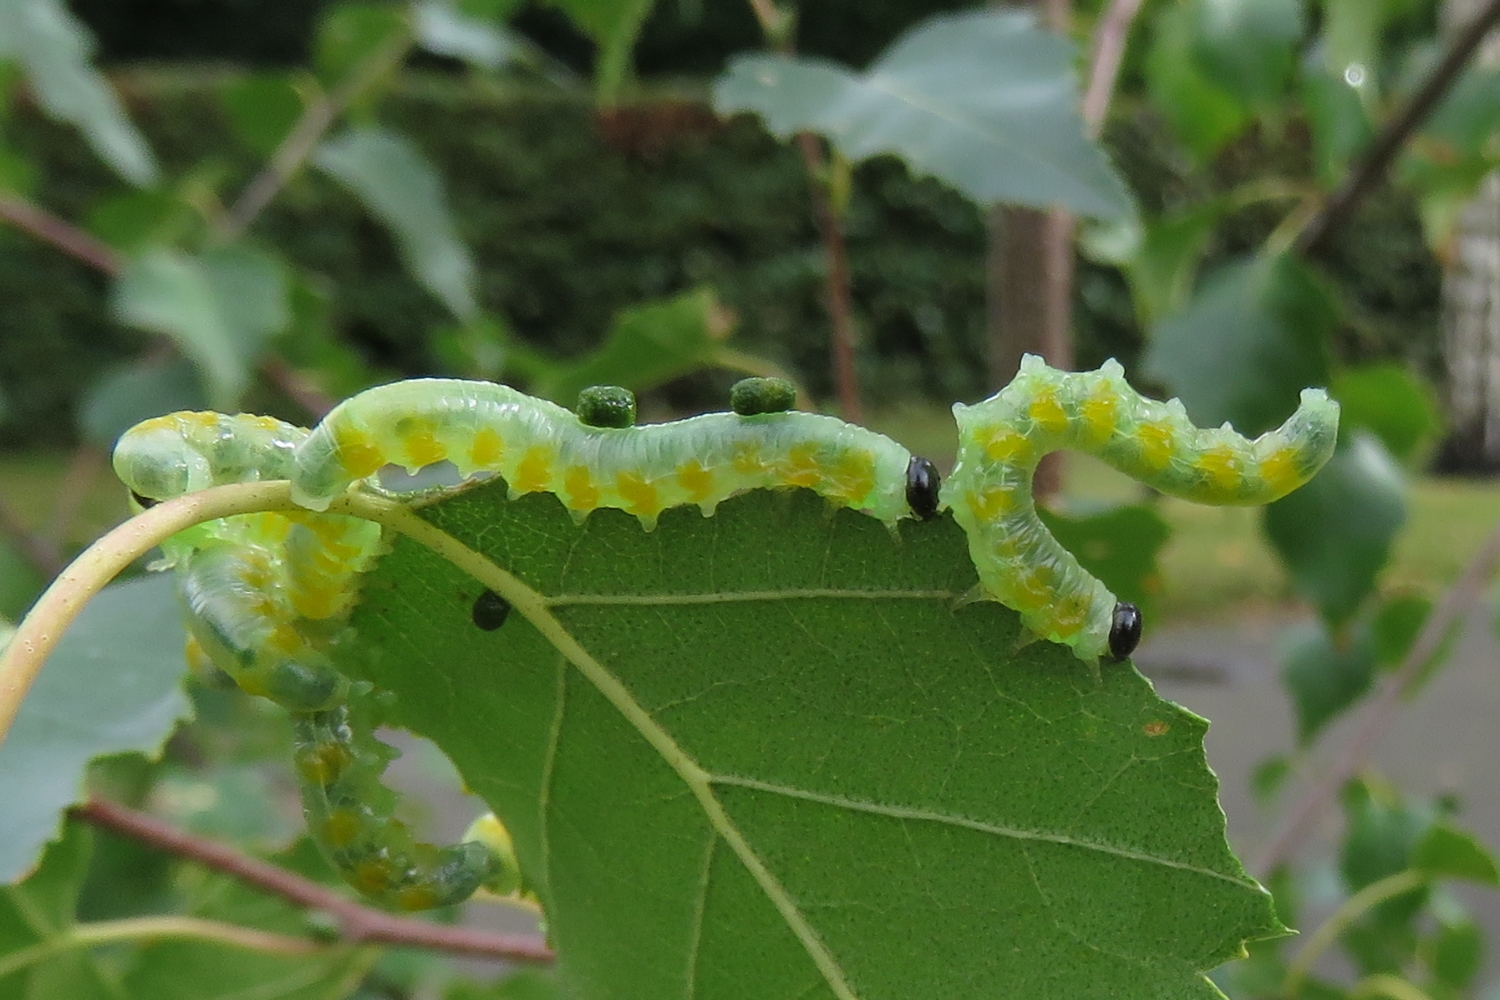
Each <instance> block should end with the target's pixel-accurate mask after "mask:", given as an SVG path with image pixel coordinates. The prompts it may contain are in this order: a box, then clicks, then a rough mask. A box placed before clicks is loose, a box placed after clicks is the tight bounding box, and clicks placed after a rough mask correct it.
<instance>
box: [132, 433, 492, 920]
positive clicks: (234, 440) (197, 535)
mask: <svg viewBox="0 0 1500 1000" xmlns="http://www.w3.org/2000/svg"><path fill="white" fill-rule="evenodd" d="M307 434H308V432H307V431H306V430H305V429H303V428H300V427H294V426H292V425H290V424H284V423H282V422H281V421H278V420H273V419H271V418H268V417H255V416H248V415H244V414H241V415H238V416H226V415H223V414H217V413H178V414H173V415H171V416H168V417H161V418H157V419H154V420H149V421H146V422H144V423H142V424H140V425H137V426H136V427H135V428H133V429H132V430H131V431H129V432H127V433H126V435H125V436H124V437H123V438H121V440H120V442H119V444H118V445H117V446H116V448H115V454H114V465H115V470H116V473H117V474H118V475H119V477H120V479H121V480H122V481H123V482H124V483H125V484H126V486H128V487H129V488H130V490H131V493H132V495H133V496H134V497H135V498H136V500H137V502H139V503H141V505H142V506H148V505H150V504H151V503H155V502H157V501H160V500H167V499H171V498H172V497H175V496H179V495H181V494H183V493H187V492H191V491H193V490H198V489H204V488H206V487H209V486H217V485H224V484H228V483H237V482H257V481H262V480H272V479H286V478H288V477H289V476H290V474H291V471H292V457H293V451H294V449H295V448H296V447H297V446H298V445H300V444H301V442H302V441H303V440H305V439H306V437H307ZM380 545H381V542H380V529H379V526H378V525H375V524H372V523H370V522H368V521H362V520H359V519H357V518H352V517H345V516H342V515H335V514H318V513H312V512H309V511H297V512H291V513H285V514H283V513H270V512H268V513H260V514H246V515H241V516H238V517H230V518H223V519H220V520H217V521H211V522H209V523H207V524H203V525H198V526H197V527H195V528H192V529H189V530H188V531H186V532H183V533H181V534H179V535H177V536H174V537H173V538H172V539H169V540H168V542H167V543H166V544H164V545H163V550H164V551H165V552H166V555H167V560H166V562H167V563H168V564H170V565H172V566H173V567H175V569H176V571H177V579H178V590H179V594H180V596H181V598H182V602H183V605H184V607H185V609H186V612H187V623H188V630H189V634H190V652H191V654H193V655H198V656H203V655H206V656H207V658H208V660H209V662H210V663H212V665H213V666H215V667H217V668H218V669H219V670H221V671H223V672H224V673H225V674H228V675H229V677H231V678H232V679H233V680H234V681H235V683H236V684H238V685H239V686H240V687H241V688H242V689H243V690H245V691H246V692H248V693H250V694H255V695H261V696H264V697H266V698H269V699H271V700H272V701H274V702H276V703H277V704H279V705H281V706H282V707H283V708H285V709H286V710H287V711H288V712H289V713H290V714H291V716H292V720H293V729H294V732H295V734H296V750H295V760H296V764H297V773H298V778H299V787H300V790H301V794H302V802H303V811H304V813H305V815H306V817H307V821H308V828H309V830H310V831H311V833H312V835H313V838H314V840H316V841H317V842H318V844H319V845H320V847H321V848H322V849H323V851H324V853H325V854H326V855H327V856H328V857H329V859H330V861H332V862H333V864H334V865H335V867H336V868H337V869H338V870H339V872H340V873H341V875H343V877H344V878H345V880H346V881H348V882H349V883H350V884H351V885H354V886H355V887H356V888H358V889H360V890H361V891H362V892H365V893H366V894H367V895H370V896H372V897H373V898H375V899H378V900H381V901H382V902H386V903H388V904H392V905H395V906H399V907H402V908H404V909H409V910H414V909H424V908H427V907H431V906H440V905H446V904H450V903H455V902H459V901H461V900H462V899H465V898H467V897H468V896H469V895H470V894H471V893H472V892H473V891H474V888H475V887H476V886H478V885H479V884H481V883H487V882H489V881H490V880H492V879H493V878H495V877H496V875H497V872H498V871H499V868H498V867H497V866H498V865H499V864H500V862H499V859H497V858H496V856H495V855H494V854H493V852H491V851H490V850H489V849H487V848H486V847H484V846H483V845H481V844H479V843H477V842H465V843H462V844H458V845H455V846H452V847H445V848H438V847H434V846H432V845H430V844H425V843H421V842H419V841H417V840H416V839H415V838H414V837H413V836H412V834H411V832H410V831H409V830H408V829H407V828H406V827H405V825H403V824H402V823H401V822H400V821H399V820H396V819H395V818H394V816H393V812H394V809H395V802H396V799H395V796H394V795H393V794H392V793H391V792H389V791H388V790H387V789H385V788H384V787H383V786H382V785H381V783H380V776H381V774H382V773H383V772H384V770H385V767H386V765H387V763H388V762H389V761H390V759H391V757H392V756H393V755H394V751H392V750H391V749H390V748H389V747H388V746H386V744H384V743H382V742H380V741H379V740H377V739H376V738H375V736H374V732H375V726H376V724H377V722H378V713H377V712H376V706H375V697H374V695H373V693H372V692H371V691H370V689H369V685H352V684H351V683H350V682H349V680H348V679H347V678H346V677H344V676H343V675H342V674H340V673H339V672H338V670H337V669H336V668H335V667H334V665H333V660H332V655H331V654H332V652H333V650H334V647H335V646H336V645H337V644H338V643H339V642H340V641H342V640H343V638H344V637H345V636H346V634H347V632H348V628H347V625H346V624H345V618H346V617H347V614H348V611H349V608H350V605H351V602H352V601H353V598H354V596H355V594H356V591H357V583H358V577H359V576H360V574H362V573H363V572H364V571H365V570H366V569H368V568H369V566H370V564H371V562H372V560H373V559H374V557H375V556H376V554H377V553H378V552H379V551H380Z"/></svg>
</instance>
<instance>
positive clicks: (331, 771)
mask: <svg viewBox="0 0 1500 1000" xmlns="http://www.w3.org/2000/svg"><path fill="white" fill-rule="evenodd" d="M348 767H349V750H348V748H346V747H344V746H343V745H342V744H339V743H325V744H323V745H322V746H320V747H317V748H316V749H314V750H312V751H309V752H307V753H304V754H301V755H299V756H298V758H297V773H298V774H300V775H301V776H302V780H303V781H306V782H307V783H308V784H310V785H317V786H318V787H320V788H327V787H328V786H329V785H331V784H333V783H334V782H335V781H338V780H339V778H340V776H342V775H343V773H344V771H345V769H347V768H348Z"/></svg>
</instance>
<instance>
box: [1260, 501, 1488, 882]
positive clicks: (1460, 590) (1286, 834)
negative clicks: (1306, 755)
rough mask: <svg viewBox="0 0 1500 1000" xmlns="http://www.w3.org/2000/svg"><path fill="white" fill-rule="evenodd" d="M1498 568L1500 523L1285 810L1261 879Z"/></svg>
mask: <svg viewBox="0 0 1500 1000" xmlns="http://www.w3.org/2000/svg"><path fill="white" fill-rule="evenodd" d="M1497 568H1500V524H1497V525H1496V526H1495V528H1494V529H1493V530H1492V531H1491V532H1490V534H1489V537H1488V538H1486V539H1485V540H1484V543H1483V544H1482V545H1480V546H1479V550H1478V551H1477V552H1475V553H1474V557H1473V558H1472V559H1470V560H1469V563H1468V565H1466V566H1465V567H1464V569H1463V572H1462V573H1460V574H1459V576H1458V579H1457V580H1456V581H1454V583H1453V586H1451V587H1449V588H1448V590H1447V592H1446V593H1444V594H1443V597H1442V599H1441V600H1440V601H1438V603H1437V606H1436V607H1434V608H1433V609H1432V612H1431V614H1429V615H1428V616H1427V621H1425V622H1424V623H1423V624H1422V630H1421V631H1420V632H1418V633H1417V638H1416V640H1415V641H1414V642H1413V643H1412V645H1411V649H1410V650H1408V651H1407V654H1406V658H1405V659H1403V660H1402V661H1401V666H1400V667H1399V668H1398V669H1397V670H1396V672H1395V673H1393V674H1391V675H1390V676H1388V677H1387V678H1386V679H1385V682H1384V684H1383V685H1382V686H1381V688H1380V690H1379V692H1377V693H1376V694H1375V696H1374V697H1373V698H1371V699H1370V700H1369V701H1368V702H1366V703H1365V707H1364V709H1363V718H1362V719H1361V720H1360V722H1359V724H1358V726H1357V727H1356V728H1355V730H1354V732H1353V734H1351V735H1350V737H1349V742H1348V743H1346V744H1345V745H1344V749H1343V751H1342V752H1340V754H1339V755H1338V758H1337V759H1336V760H1335V761H1334V762H1333V764H1332V766H1331V767H1329V769H1328V773H1327V774H1325V775H1323V777H1322V779H1321V780H1319V781H1317V782H1315V783H1314V784H1312V785H1311V786H1309V787H1308V789H1307V791H1306V792H1304V793H1303V794H1302V797H1301V798H1300V799H1298V800H1297V803H1296V804H1295V805H1294V806H1293V807H1292V808H1291V809H1290V810H1288V812H1287V814H1286V819H1285V820H1283V821H1282V824H1281V828H1280V830H1278V831H1277V833H1276V835H1275V836H1274V837H1272V838H1271V843H1270V844H1269V845H1268V846H1267V847H1266V849H1265V851H1264V852H1263V853H1262V854H1261V856H1260V858H1259V860H1258V861H1257V862H1256V864H1255V865H1254V870H1255V871H1257V872H1259V873H1260V875H1261V877H1262V878H1264V877H1266V876H1269V875H1270V874H1271V873H1272V872H1273V871H1275V870H1276V868H1278V867H1279V866H1281V865H1282V864H1284V863H1286V861H1287V860H1288V859H1290V858H1291V856H1292V855H1293V854H1294V853H1296V851H1297V848H1298V847H1300V846H1301V844H1302V842H1303V841H1304V840H1306V839H1307V836H1308V835H1309V834H1310V833H1311V832H1312V827H1313V824H1314V823H1315V822H1316V821H1317V819H1318V817H1319V816H1320V815H1322V812H1323V810H1324V809H1325V808H1327V806H1328V805H1329V803H1331V802H1333V800H1334V799H1335V798H1337V797H1338V794H1339V791H1340V790H1341V789H1342V788H1343V787H1344V783H1345V782H1346V781H1348V780H1349V779H1350V778H1352V777H1354V775H1355V774H1356V773H1358V771H1359V769H1360V768H1361V767H1362V766H1363V765H1364V762H1365V761H1366V760H1367V759H1368V758H1369V756H1370V753H1371V752H1372V751H1373V750H1374V749H1375V744H1376V743H1378V742H1380V738H1381V737H1382V736H1384V735H1385V733H1386V730H1388V729H1389V728H1390V725H1391V722H1392V721H1393V720H1394V719H1395V717H1396V710H1397V708H1399V707H1400V704H1401V700H1402V699H1403V698H1405V697H1406V696H1407V695H1408V694H1410V693H1411V691H1412V690H1413V689H1414V688H1415V687H1416V686H1417V684H1418V683H1419V682H1420V681H1421V680H1422V678H1423V674H1424V669H1425V668H1426V666H1427V664H1428V663H1429V661H1431V660H1432V658H1433V657H1434V656H1435V655H1437V652H1438V650H1439V648H1441V646H1442V644H1443V640H1444V639H1446V638H1447V637H1448V632H1449V630H1451V629H1452V628H1453V626H1454V624H1455V623H1456V622H1457V621H1458V619H1459V617H1460V616H1461V615H1463V613H1464V612H1465V611H1467V610H1468V608H1469V607H1470V606H1471V605H1473V604H1474V602H1475V601H1477V600H1478V599H1479V597H1480V595H1481V594H1482V593H1483V592H1484V587H1485V584H1486V583H1487V582H1488V581H1489V579H1490V578H1491V577H1492V576H1494V575H1495V571H1496V569H1497Z"/></svg>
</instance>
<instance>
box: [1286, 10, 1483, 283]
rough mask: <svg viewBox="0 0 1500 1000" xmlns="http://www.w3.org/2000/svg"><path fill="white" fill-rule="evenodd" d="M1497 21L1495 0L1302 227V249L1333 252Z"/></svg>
mask: <svg viewBox="0 0 1500 1000" xmlns="http://www.w3.org/2000/svg"><path fill="white" fill-rule="evenodd" d="M1497 24H1500V0H1490V2H1489V4H1487V5H1486V6H1485V8H1484V9H1483V10H1481V11H1480V12H1479V13H1478V14H1477V15H1475V17H1474V20H1472V21H1470V22H1469V24H1468V25H1467V26H1466V27H1465V28H1464V29H1463V31H1461V32H1459V35H1458V37H1457V38H1455V39H1454V40H1453V45H1452V47H1451V48H1449V49H1448V52H1447V54H1446V55H1444V56H1443V58H1442V60H1441V61H1440V62H1439V63H1438V64H1437V65H1436V66H1434V67H1433V68H1432V72H1430V73H1429V74H1427V79H1425V80H1423V81H1422V86H1421V87H1420V88H1418V90H1417V92H1416V93H1415V94H1413V95H1412V97H1411V99H1410V100H1409V101H1407V102H1406V105H1405V106H1404V107H1403V108H1402V109H1401V110H1400V111H1399V112H1397V113H1396V114H1395V115H1394V116H1393V117H1392V118H1391V120H1390V121H1388V122H1386V123H1385V127H1384V128H1382V129H1381V130H1380V134H1379V135H1377V136H1376V137H1375V141H1374V142H1372V143H1371V144H1370V148H1369V150H1368V151H1367V152H1366V153H1365V155H1364V156H1363V158H1361V160H1360V162H1359V165H1358V166H1357V167H1355V169H1354V170H1353V172H1352V173H1350V174H1349V177H1348V178H1347V179H1346V180H1345V181H1344V184H1343V186H1342V187H1340V188H1339V189H1338V191H1337V192H1335V193H1334V195H1333V197H1331V198H1329V199H1328V202H1327V203H1326V204H1325V205H1324V206H1323V210H1322V211H1320V212H1319V213H1318V214H1317V215H1315V216H1313V218H1312V221H1310V222H1309V223H1308V224H1307V227H1306V228H1304V229H1303V230H1302V233H1301V234H1300V235H1299V236H1298V237H1297V243H1296V248H1297V250H1298V251H1300V252H1301V253H1303V254H1305V255H1306V256H1309V257H1315V256H1317V255H1319V254H1322V253H1326V252H1327V251H1328V248H1329V245H1330V241H1331V240H1332V238H1333V237H1334V236H1335V235H1336V234H1337V233H1338V232H1339V230H1341V229H1343V228H1344V226H1346V225H1348V224H1349V222H1350V221H1351V220H1352V219H1353V218H1354V214H1355V212H1356V211H1357V210H1358V208H1359V205H1360V202H1362V201H1364V199H1365V198H1366V197H1367V196H1368V195H1369V194H1370V193H1371V192H1373V191H1374V190H1375V188H1376V187H1378V186H1379V184H1380V182H1381V180H1382V179H1383V178H1384V177H1385V174H1386V171H1387V170H1388V169H1389V168H1390V165H1391V162H1392V161H1393V160H1395V158H1396V154H1397V153H1399V152H1400V151H1401V147H1402V146H1404V145H1405V144H1406V142H1407V140H1408V139H1410V138H1411V135H1412V133H1413V132H1415V131H1416V129H1417V126H1418V125H1420V124H1422V122H1423V121H1424V120H1425V119H1426V118H1427V116H1428V115H1429V114H1431V113H1432V111H1433V109H1434V108H1435V107H1437V105H1438V103H1439V102H1440V101H1441V100H1442V99H1443V98H1444V97H1445V96H1447V93H1448V90H1449V89H1450V88H1451V87H1452V86H1453V83H1454V81H1455V80H1457V79H1458V75H1459V73H1461V72H1463V69H1464V67H1465V66H1466V65H1467V64H1468V62H1469V60H1470V59H1471V58H1472V57H1473V55H1474V53H1475V52H1476V51H1477V50H1478V49H1479V44H1480V43H1481V42H1482V41H1484V36H1485V35H1487V34H1489V32H1490V29H1492V28H1494V27H1495V26H1496V25H1497Z"/></svg>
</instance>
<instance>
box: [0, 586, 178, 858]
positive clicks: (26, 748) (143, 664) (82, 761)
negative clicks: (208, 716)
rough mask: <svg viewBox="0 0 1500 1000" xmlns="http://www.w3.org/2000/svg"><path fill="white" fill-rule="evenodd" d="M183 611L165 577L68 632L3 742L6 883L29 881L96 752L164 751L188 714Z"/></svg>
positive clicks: (103, 604)
mask: <svg viewBox="0 0 1500 1000" xmlns="http://www.w3.org/2000/svg"><path fill="white" fill-rule="evenodd" d="M183 636H184V633H183V628H182V617H181V612H180V611H179V610H178V607H177V601H176V599H175V598H174V596H173V588H172V581H171V580H170V579H168V578H166V577H152V578H149V579H145V580H131V581H128V582H126V583H120V584H116V585H114V586H112V587H109V588H106V589H105V590H104V591H103V592H102V593H100V594H98V595H97V596H96V597H94V599H93V600H91V601H90V602H89V604H88V606H87V607H86V608H84V610H83V613H82V614H81V615H80V616H79V617H78V620H77V621H76V622H75V623H74V624H73V625H72V627H71V628H69V629H68V632H67V634H65V635H64V636H63V637H62V640H61V641H60V642H59V643H58V645H57V648H56V650H54V652H53V653H52V656H51V657H50V658H49V659H48V660H47V665H46V666H45V667H44V668H43V669H42V674H41V676H40V677H39V678H37V681H36V685H35V686H34V687H33V688H32V689H31V693H30V694H28V695H27V696H26V700H25V701H24V702H23V703H22V704H21V711H20V714H19V715H17V717H16V721H15V723H14V725H13V726H12V727H11V731H10V735H9V736H7V737H6V739H5V742H4V743H3V744H0V802H4V803H5V808H4V809H3V810H0V884H3V883H6V882H14V881H15V880H17V879H19V878H21V877H23V876H24V875H25V874H26V872H27V871H28V870H29V869H30V867H31V866H32V864H33V863H34V862H35V860H36V856H37V853H38V851H39V850H40V848H41V847H42V845H43V844H45V843H46V842H47V841H48V840H50V839H52V838H53V837H55V836H56V835H57V831H58V816H59V814H60V812H61V810H63V809H64V808H66V807H67V806H69V805H72V804H73V803H74V802H76V801H78V800H79V798H80V797H81V795H82V791H83V771H84V767H85V766H86V765H87V764H88V762H89V761H90V760H92V759H93V758H94V757H98V756H103V755H106V754H115V753H123V752H125V751H129V750H137V751H141V752H143V753H148V754H154V753H156V752H158V751H159V750H160V748H161V746H162V744H163V742H165V740H166V738H167V737H168V736H169V735H171V733H172V730H173V729H174V728H175V727H176V725H177V721H178V720H179V719H181V718H183V717H184V716H186V715H187V714H188V702H187V699H186V698H185V697H184V696H183V693H182V691H181V690H180V686H179V685H180V681H181V678H182V674H183V671H184V670H185V669H186V663H185V661H184V660H183V656H182V643H183Z"/></svg>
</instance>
